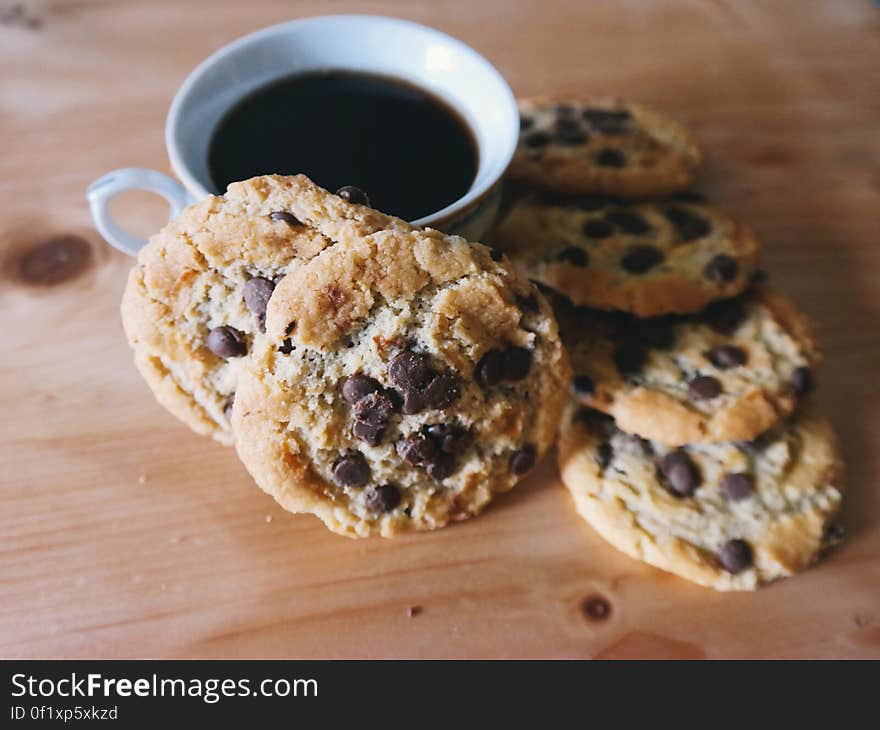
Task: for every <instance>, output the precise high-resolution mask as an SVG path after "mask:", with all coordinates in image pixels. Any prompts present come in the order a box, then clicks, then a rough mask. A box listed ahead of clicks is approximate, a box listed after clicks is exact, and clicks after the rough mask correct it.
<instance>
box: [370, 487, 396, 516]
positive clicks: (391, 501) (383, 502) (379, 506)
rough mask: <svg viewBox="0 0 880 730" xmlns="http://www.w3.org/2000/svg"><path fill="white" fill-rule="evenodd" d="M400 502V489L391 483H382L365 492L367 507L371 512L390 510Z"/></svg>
mask: <svg viewBox="0 0 880 730" xmlns="http://www.w3.org/2000/svg"><path fill="white" fill-rule="evenodd" d="M399 504H400V490H399V489H398V488H397V487H395V486H394V485H393V484H383V485H382V486H381V487H375V488H374V489H370V490H369V491H368V492H367V507H369V508H370V509H371V510H373V512H391V510H393V509H394V508H395V507H397V505H399Z"/></svg>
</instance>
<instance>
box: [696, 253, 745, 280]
mask: <svg viewBox="0 0 880 730" xmlns="http://www.w3.org/2000/svg"><path fill="white" fill-rule="evenodd" d="M738 273H739V264H738V263H737V262H736V259H735V258H733V257H732V256H728V255H727V254H724V253H720V254H718V255H717V256H715V257H714V258H713V259H712V260H711V261H710V262H709V263H708V264H706V267H705V268H704V269H703V274H704V275H705V276H706V278H707V279H712V280H713V281H718V282H721V283H722V284H726V283H728V282H731V281H733V280H734V279H735V278H736V275H737V274H738Z"/></svg>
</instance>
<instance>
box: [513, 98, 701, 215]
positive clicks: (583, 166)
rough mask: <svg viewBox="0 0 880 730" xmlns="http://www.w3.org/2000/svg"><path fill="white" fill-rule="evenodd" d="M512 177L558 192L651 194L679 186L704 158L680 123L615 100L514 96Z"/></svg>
mask: <svg viewBox="0 0 880 730" xmlns="http://www.w3.org/2000/svg"><path fill="white" fill-rule="evenodd" d="M519 108H520V139H519V145H518V147H517V150H516V154H515V156H514V158H513V162H512V164H511V166H510V171H509V174H510V177H511V178H512V179H513V180H516V181H519V182H524V183H527V184H530V185H535V186H538V187H542V188H545V189H548V190H555V191H558V192H563V193H581V194H586V195H591V194H603V195H615V196H622V197H639V198H641V197H654V196H663V195H668V194H670V193H674V192H677V191H679V190H684V189H686V188H688V187H690V185H691V184H692V183H693V181H694V178H695V176H696V172H697V169H698V168H699V166H700V163H701V162H702V159H703V154H702V151H701V150H700V147H699V145H698V144H697V143H696V141H695V140H694V139H693V137H691V135H690V134H689V133H688V132H687V130H685V128H684V127H682V126H681V125H680V124H678V123H676V122H673V121H672V120H671V119H668V118H666V117H664V116H662V115H660V114H657V113H656V112H654V111H651V110H650V109H647V108H645V107H643V106H639V105H638V104H630V103H626V102H623V101H619V100H597V101H579V100H566V101H556V100H552V99H526V100H523V101H521V102H520V103H519Z"/></svg>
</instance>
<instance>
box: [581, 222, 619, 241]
mask: <svg viewBox="0 0 880 730" xmlns="http://www.w3.org/2000/svg"><path fill="white" fill-rule="evenodd" d="M581 230H582V231H583V232H584V235H585V236H589V237H590V238H598V239H602V238H608V237H609V236H613V235H614V226H612V225H611V224H610V223H609V222H608V221H605V220H602V219H601V218H590V220H588V221H586V222H585V223H584V225H583V227H582V228H581Z"/></svg>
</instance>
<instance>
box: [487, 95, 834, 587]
mask: <svg viewBox="0 0 880 730" xmlns="http://www.w3.org/2000/svg"><path fill="white" fill-rule="evenodd" d="M520 111H521V119H522V133H521V139H520V145H519V148H518V150H517V154H516V157H515V160H514V163H513V165H512V166H511V171H510V178H511V186H510V187H511V196H510V198H511V199H510V200H509V201H508V203H507V209H506V211H505V213H504V214H503V217H502V218H501V220H500V221H499V222H498V223H497V225H496V226H495V228H494V230H493V231H492V233H491V234H490V236H489V240H490V241H491V242H492V243H493V244H494V245H496V246H497V247H498V248H499V249H501V250H502V251H504V252H505V253H506V254H508V256H509V257H510V259H511V261H512V262H513V263H514V265H515V266H516V267H517V268H518V269H519V270H521V271H522V272H524V273H525V274H526V275H527V276H528V277H529V278H530V279H532V280H533V281H534V282H536V283H537V284H538V285H539V286H540V287H541V288H542V290H543V291H544V293H545V294H546V295H547V296H548V298H549V299H550V300H551V301H552V303H553V306H554V309H555V310H556V314H557V317H558V320H559V324H560V329H561V331H562V334H563V339H564V341H565V344H566V346H567V349H568V352H569V355H570V358H571V363H572V367H573V372H574V375H573V379H572V382H571V388H570V402H569V404H568V406H567V408H566V411H565V414H564V417H563V422H562V426H561V436H560V443H559V468H560V472H561V475H562V479H563V481H564V483H565V485H566V486H567V488H568V489H569V490H570V491H571V493H572V495H573V497H574V502H575V505H576V507H577V509H578V511H579V512H580V514H581V515H582V516H583V517H584V519H585V520H587V522H589V523H590V524H591V525H592V526H593V527H594V528H595V529H596V530H597V531H598V532H599V533H600V534H601V535H602V536H603V537H604V538H605V539H606V540H607V541H608V542H610V543H611V544H612V545H614V546H615V547H617V548H619V549H620V550H622V551H624V552H626V553H627V554H629V555H631V556H633V557H635V558H637V559H640V560H643V561H645V562H647V563H650V564H652V565H655V566H657V567H659V568H662V569H664V570H668V571H671V572H673V573H676V574H678V575H680V576H683V577H684V578H687V579H689V580H692V581H694V582H696V583H699V584H702V585H706V586H711V587H713V588H716V589H719V590H747V589H754V588H755V587H757V586H758V585H760V584H762V583H766V582H769V581H772V580H775V579H777V578H780V577H784V576H788V575H791V574H793V573H795V572H796V571H798V570H801V569H803V568H805V567H806V566H808V565H809V564H811V563H812V562H813V561H814V560H815V559H816V558H817V557H818V556H819V555H820V554H821V553H822V552H823V551H824V550H825V549H826V548H827V547H829V546H830V545H831V544H833V543H834V542H836V541H837V540H839V538H840V537H841V533H840V530H839V528H837V527H836V526H835V525H834V523H833V518H834V517H835V515H836V513H837V512H838V509H839V506H840V501H841V490H842V486H841V471H842V466H841V460H840V457H839V453H838V450H837V446H836V441H835V437H834V434H833V432H832V430H831V428H830V427H829V425H828V423H827V422H826V421H825V420H824V419H823V418H822V417H821V416H820V415H818V414H817V413H816V411H815V408H814V407H813V406H812V405H811V404H810V403H809V402H808V401H809V398H808V394H809V392H810V391H811V389H812V387H813V381H814V373H815V371H816V366H817V363H818V353H817V350H816V345H815V342H814V338H813V336H812V334H811V333H810V329H809V326H808V324H807V322H806V321H805V318H804V317H803V315H802V314H801V313H800V312H799V311H798V310H797V309H796V308H795V306H794V305H793V304H792V303H791V302H789V301H788V300H787V299H785V298H783V297H781V296H780V295H779V294H777V293H775V292H774V291H772V289H771V288H769V287H768V286H767V284H766V283H764V282H762V281H761V279H762V277H761V275H760V272H759V270H758V269H757V268H756V267H757V264H758V258H759V253H760V248H761V244H760V242H759V240H758V239H757V238H756V236H755V235H754V233H753V232H752V231H751V230H750V229H749V227H748V226H746V225H744V224H743V223H741V222H739V221H736V220H735V219H734V218H733V217H731V216H730V215H728V214H727V213H726V212H724V211H723V210H722V209H720V208H719V207H717V206H715V205H712V204H710V203H709V202H707V201H706V200H705V199H704V198H703V197H702V196H700V195H697V194H694V193H692V192H689V191H688V189H689V188H690V187H691V185H692V183H693V181H694V178H695V175H696V172H697V169H698V167H699V164H700V161H701V157H702V155H701V153H700V150H699V147H698V145H697V144H696V143H695V142H694V141H693V139H692V138H691V136H690V135H689V134H688V132H687V131H686V130H685V129H684V128H683V127H681V126H680V125H678V124H676V123H674V122H672V121H670V120H668V119H664V118H663V117H661V116H659V115H658V114H655V113H653V112H650V111H648V110H646V109H644V108H643V107H639V106H636V105H631V104H624V103H622V102H616V101H605V102H575V101H569V102H566V103H558V102H555V101H552V100H535V101H526V102H523V103H522V104H521V109H520Z"/></svg>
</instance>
